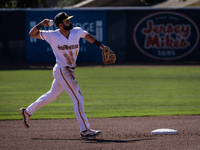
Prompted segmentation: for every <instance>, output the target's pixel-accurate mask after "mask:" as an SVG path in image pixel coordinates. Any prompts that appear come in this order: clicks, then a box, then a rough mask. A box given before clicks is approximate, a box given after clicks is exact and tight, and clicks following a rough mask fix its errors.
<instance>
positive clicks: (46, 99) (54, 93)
mask: <svg viewBox="0 0 200 150" xmlns="http://www.w3.org/2000/svg"><path fill="white" fill-rule="evenodd" d="M62 92H63V88H62V86H61V85H60V84H59V83H58V82H57V81H56V80H55V79H54V81H53V83H52V86H51V89H50V91H48V92H47V93H46V94H44V95H42V96H41V97H40V98H38V99H37V100H36V101H35V102H34V103H32V104H31V105H30V106H29V107H28V108H27V109H26V108H23V107H22V108H20V113H21V115H22V117H23V123H24V126H25V127H26V128H29V119H30V117H31V116H32V114H33V113H34V112H35V111H36V110H38V109H39V108H41V107H42V106H44V105H46V104H47V103H50V102H52V101H54V100H56V99H57V98H58V97H59V95H60V94H61V93H62Z"/></svg>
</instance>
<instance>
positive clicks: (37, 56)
mask: <svg viewBox="0 0 200 150" xmlns="http://www.w3.org/2000/svg"><path fill="white" fill-rule="evenodd" d="M59 12H66V13H67V14H68V15H69V16H72V15H73V16H74V17H73V18H71V19H70V20H71V22H72V24H73V26H74V27H81V28H82V29H83V30H86V31H88V32H89V33H90V34H91V35H93V36H94V37H95V38H96V39H97V40H98V41H100V42H101V43H103V44H105V45H106V44H107V36H106V33H107V31H106V12H105V11H101V10H99V11H95V10H51V11H50V10H49V11H48V10H43V11H39V10H38V11H33V10H31V11H27V12H26V33H27V36H26V50H27V62H55V57H54V55H53V52H52V49H51V47H50V45H49V44H48V43H47V42H46V41H43V40H40V39H35V38H31V37H30V36H29V35H28V33H29V31H30V29H31V28H32V27H33V26H35V25H36V24H38V23H39V22H41V21H42V20H43V19H45V18H48V19H53V20H54V17H55V15H56V14H58V13H59ZM56 29H57V27H56V26H55V24H54V25H53V26H51V27H42V28H41V30H56ZM101 61H102V54H101V50H100V49H99V47H98V46H96V45H94V44H91V43H89V42H88V41H86V40H85V39H83V38H81V39H80V52H79V54H78V58H77V62H101Z"/></svg>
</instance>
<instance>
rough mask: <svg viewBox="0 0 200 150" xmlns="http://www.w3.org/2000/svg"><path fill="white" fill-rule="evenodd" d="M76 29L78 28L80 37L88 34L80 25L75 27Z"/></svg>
mask: <svg viewBox="0 0 200 150" xmlns="http://www.w3.org/2000/svg"><path fill="white" fill-rule="evenodd" d="M77 29H78V33H79V36H80V37H81V38H85V36H86V35H88V34H89V33H88V32H87V31H85V30H83V29H82V28H80V27H77Z"/></svg>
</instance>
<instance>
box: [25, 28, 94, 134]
mask: <svg viewBox="0 0 200 150" xmlns="http://www.w3.org/2000/svg"><path fill="white" fill-rule="evenodd" d="M39 32H40V37H41V38H42V39H43V40H46V41H47V42H48V43H49V44H50V45H51V47H52V49H53V53H54V55H55V57H56V64H55V66H54V68H53V76H54V80H53V83H52V86H51V89H50V90H49V91H48V92H47V93H46V94H44V95H42V96H41V97H39V98H38V99H37V100H36V101H35V102H34V103H32V104H31V105H30V106H29V107H28V108H27V109H26V111H27V113H28V114H29V115H32V114H33V113H34V112H35V111H36V110H38V109H39V108H41V107H42V106H44V105H46V104H47V103H50V102H52V101H54V100H56V99H57V98H58V97H59V96H60V94H61V93H62V92H63V90H65V91H66V92H67V93H68V95H69V96H70V97H71V98H72V100H73V107H74V112H75V114H76V117H77V120H78V123H79V126H80V130H81V131H84V130H87V129H90V125H89V123H88V120H87V117H86V115H85V112H84V106H83V96H82V93H81V90H80V88H79V86H78V83H77V81H76V79H75V74H74V69H75V67H76V59H77V56H78V53H79V39H80V38H84V37H85V36H86V35H87V34H88V32H87V31H84V30H83V29H81V28H80V27H75V28H73V29H72V30H70V34H69V37H68V39H67V38H66V37H65V36H64V35H62V34H61V33H60V29H57V30H55V31H54V30H48V31H44V30H40V31H39Z"/></svg>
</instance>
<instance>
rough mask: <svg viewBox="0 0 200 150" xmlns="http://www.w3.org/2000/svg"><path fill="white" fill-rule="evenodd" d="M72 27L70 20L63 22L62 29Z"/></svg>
mask: <svg viewBox="0 0 200 150" xmlns="http://www.w3.org/2000/svg"><path fill="white" fill-rule="evenodd" d="M72 28H73V25H72V23H71V21H70V20H66V21H64V22H63V29H64V30H71V29H72Z"/></svg>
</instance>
